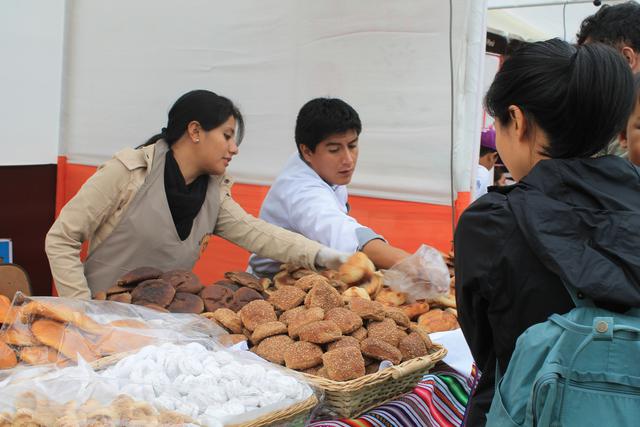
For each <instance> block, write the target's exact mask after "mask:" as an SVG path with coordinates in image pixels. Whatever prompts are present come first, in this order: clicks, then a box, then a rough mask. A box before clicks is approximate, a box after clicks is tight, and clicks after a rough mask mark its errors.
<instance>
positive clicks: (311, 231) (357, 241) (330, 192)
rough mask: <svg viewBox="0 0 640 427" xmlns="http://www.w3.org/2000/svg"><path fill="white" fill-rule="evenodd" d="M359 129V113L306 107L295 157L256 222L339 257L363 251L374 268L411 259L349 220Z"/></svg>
mask: <svg viewBox="0 0 640 427" xmlns="http://www.w3.org/2000/svg"><path fill="white" fill-rule="evenodd" d="M361 130H362V124H361V122H360V117H359V116H358V113H357V112H356V111H355V110H354V109H353V108H352V107H351V106H350V105H348V104H347V103H346V102H344V101H342V100H340V99H336V98H316V99H313V100H311V101H309V102H307V103H306V104H305V105H304V106H303V107H302V109H301V110H300V112H299V113H298V118H297V121H296V130H295V140H296V146H297V148H298V152H297V153H295V154H293V155H292V156H291V157H290V158H289V160H288V161H287V164H286V165H285V167H284V169H283V171H282V172H281V173H280V175H279V176H278V177H277V178H276V180H275V182H274V183H273V185H272V186H271V189H270V190H269V192H268V193H267V196H266V198H265V199H264V202H263V203H262V208H261V209H260V218H262V219H263V220H265V221H267V222H270V223H272V224H276V225H279V226H280V227H283V228H286V229H288V230H291V231H294V232H296V233H300V234H302V235H303V236H305V237H307V238H309V239H312V240H316V241H318V242H320V243H323V244H325V245H327V246H329V247H330V248H333V249H335V250H337V251H342V252H355V251H363V252H364V253H365V254H367V255H368V256H369V258H370V259H371V260H372V261H373V263H374V264H375V265H376V267H378V268H390V267H391V266H393V265H394V264H395V263H397V262H398V261H401V260H402V259H404V258H405V257H407V256H409V253H407V252H405V251H403V250H402V249H398V248H395V247H393V246H391V245H389V244H388V243H387V242H386V241H385V240H384V238H383V237H382V236H380V235H379V234H377V233H376V232H375V231H374V230H372V229H370V228H368V227H366V226H364V225H361V224H359V223H358V222H357V221H356V220H355V219H354V218H353V217H351V216H350V215H349V204H348V193H347V187H346V185H347V184H349V182H351V177H352V176H353V173H354V171H355V168H356V163H357V160H358V150H359V146H358V143H359V141H358V138H359V135H360V132H361ZM279 266H280V264H279V263H278V262H276V261H273V260H271V259H266V258H259V257H257V256H256V255H255V254H254V255H252V256H251V258H250V259H249V267H250V270H251V271H252V272H253V273H255V274H258V275H262V276H269V275H273V274H274V273H276V272H277V271H278V269H279Z"/></svg>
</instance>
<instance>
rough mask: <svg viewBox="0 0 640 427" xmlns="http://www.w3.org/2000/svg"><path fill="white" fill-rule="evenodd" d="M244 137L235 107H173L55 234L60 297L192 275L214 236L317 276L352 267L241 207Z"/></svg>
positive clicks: (69, 209) (185, 101) (198, 95)
mask: <svg viewBox="0 0 640 427" xmlns="http://www.w3.org/2000/svg"><path fill="white" fill-rule="evenodd" d="M243 133H244V123H243V120H242V115H241V114H240V111H239V110H238V109H237V108H236V107H235V106H234V105H233V103H232V102H231V101H230V100H229V99H227V98H225V97H223V96H219V95H217V94H215V93H213V92H210V91H207V90H195V91H191V92H188V93H186V94H184V95H183V96H181V97H180V98H179V99H178V100H177V101H176V102H175V104H174V105H173V107H171V110H169V117H168V122H167V125H166V128H163V129H162V132H161V133H160V134H158V135H155V136H153V137H152V138H151V139H149V141H147V143H146V144H144V145H143V146H141V147H138V149H133V148H127V149H124V150H122V151H120V152H118V153H116V155H115V156H114V158H113V159H111V160H109V161H108V162H106V163H105V164H104V165H102V166H100V167H99V168H98V170H97V171H96V173H95V174H94V175H93V176H91V177H90V178H89V180H88V181H87V182H86V183H85V184H84V185H83V186H82V188H80V190H79V191H78V193H77V194H76V195H75V196H74V197H73V198H72V199H71V200H70V201H69V202H68V203H67V204H66V205H65V207H64V208H63V209H62V211H61V212H60V215H59V216H58V218H57V219H56V221H55V222H54V224H53V226H52V227H51V229H50V230H49V232H48V233H47V237H46V242H45V246H46V248H45V249H46V252H47V256H48V258H49V264H50V266H51V272H52V274H53V278H54V280H55V284H56V289H57V291H58V294H59V295H60V296H63V297H73V298H85V299H89V298H91V295H92V293H93V294H94V295H95V294H96V293H97V292H99V291H105V290H106V289H107V288H109V287H111V286H112V285H113V284H115V282H116V280H117V279H118V278H119V277H121V276H122V275H123V274H125V273H127V272H129V271H131V270H133V269H135V268H138V267H143V266H149V267H156V268H161V269H163V270H165V271H166V270H173V269H183V270H191V269H192V267H193V265H194V264H195V262H196V261H197V260H198V258H199V256H200V254H201V252H202V251H203V250H204V248H206V245H207V242H208V240H209V237H210V235H211V234H215V235H217V236H220V237H222V238H224V239H226V240H229V241H231V242H233V243H235V244H237V245H239V246H241V247H243V248H245V249H247V250H248V251H251V252H256V253H258V254H260V255H262V256H266V257H271V258H274V259H278V260H280V261H283V262H290V263H294V264H297V265H301V266H304V267H306V268H310V269H314V268H315V267H329V268H337V267H338V266H339V265H340V264H341V263H342V262H344V261H346V259H347V258H348V257H349V255H350V254H346V253H341V252H337V251H335V250H333V249H330V248H327V247H325V246H323V245H321V244H319V243H317V242H315V241H312V240H309V239H307V238H305V237H303V236H301V235H299V234H296V233H292V232H290V231H287V230H284V229H282V228H280V227H277V226H274V225H272V224H269V223H267V222H265V221H262V220H259V219H257V218H254V217H252V216H251V215H249V214H247V213H246V212H245V211H244V210H243V209H242V208H241V207H240V205H238V204H237V203H236V202H235V201H234V200H233V198H232V197H231V185H232V182H231V179H230V178H229V177H228V176H227V175H225V172H226V169H227V166H228V165H229V162H230V161H231V159H232V158H233V157H234V156H235V155H236V154H238V146H239V145H240V142H241V141H242V136H243ZM85 241H89V243H90V245H89V255H88V257H87V259H86V261H85V262H84V264H83V263H82V262H81V261H80V247H81V245H82V243H83V242H85Z"/></svg>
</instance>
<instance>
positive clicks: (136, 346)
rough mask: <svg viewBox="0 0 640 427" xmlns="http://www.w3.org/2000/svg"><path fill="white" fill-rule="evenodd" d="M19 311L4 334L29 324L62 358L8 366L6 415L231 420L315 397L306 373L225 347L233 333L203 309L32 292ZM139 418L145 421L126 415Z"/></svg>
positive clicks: (0, 374)
mask: <svg viewBox="0 0 640 427" xmlns="http://www.w3.org/2000/svg"><path fill="white" fill-rule="evenodd" d="M12 309H14V310H15V312H14V313H13V314H14V316H13V318H12V319H11V320H10V321H5V324H4V325H3V327H2V331H7V330H17V331H19V332H20V333H21V334H22V336H25V337H29V339H32V340H36V341H37V343H35V344H37V345H36V346H35V347H42V348H46V349H48V351H52V352H53V354H55V355H57V356H56V358H57V359H56V363H48V364H44V365H37V366H33V365H30V364H27V363H25V362H22V363H21V364H20V365H18V367H17V368H13V369H5V370H1V371H0V421H1V420H2V416H6V417H12V420H13V421H15V417H18V416H23V417H31V418H30V419H32V420H36V419H38V418H39V419H42V420H45V421H43V423H41V424H42V425H54V424H53V423H49V420H54V419H58V418H62V417H67V418H65V420H66V421H68V422H69V425H71V424H74V425H75V424H79V425H86V424H90V423H91V422H93V421H99V420H103V421H104V420H107V419H108V418H112V419H113V421H114V423H113V425H119V426H120V425H150V424H154V423H156V422H158V425H174V424H179V425H183V424H182V423H186V424H185V425H209V426H223V425H226V424H229V423H232V424H236V423H237V422H245V421H251V420H254V419H256V418H258V417H260V416H262V415H265V414H267V413H269V412H272V411H275V410H280V409H285V408H287V407H289V406H291V405H294V404H296V403H300V402H302V401H305V400H307V399H310V398H311V397H312V395H313V394H314V390H313V389H312V388H311V387H310V386H309V385H308V384H307V383H306V381H305V380H304V378H303V377H302V376H301V375H299V374H295V373H292V372H290V371H288V370H285V369H283V368H281V367H279V366H276V365H273V364H271V363H268V362H266V361H264V360H262V359H261V358H259V357H258V356H256V355H255V354H253V353H250V352H248V351H233V350H230V349H226V348H224V347H223V346H222V345H221V344H220V343H219V339H220V338H221V337H222V336H225V335H226V332H224V331H223V330H222V329H221V328H220V327H219V326H217V325H216V324H215V323H214V322H212V321H210V320H208V319H206V318H204V317H202V316H198V315H195V314H172V313H160V312H157V311H154V310H151V309H148V308H145V307H140V306H135V305H129V304H120V303H116V302H111V301H79V300H72V299H64V298H48V297H35V298H25V297H24V296H18V297H17V298H16V300H15V301H14V306H13V307H12ZM43 322H44V323H43ZM51 331H53V332H52V333H51V334H50V335H51V336H47V333H49V332H51ZM52 337H53V338H52ZM43 340H44V341H46V342H42V341H43ZM23 344H24V345H18V344H11V345H10V347H11V348H12V349H13V350H15V351H16V354H17V355H18V358H21V356H20V355H21V354H22V352H23V351H24V349H26V348H28V347H34V346H33V345H32V346H28V345H26V344H28V343H27V342H24V343H23ZM31 344H34V343H31ZM84 353H86V354H84ZM3 412H6V413H7V414H2V413H3ZM134 415H135V416H134ZM131 417H134V418H137V420H133V419H130V422H129V421H126V420H129V418H131ZM144 417H148V418H147V419H146V420H143V419H142V418H144ZM123 420H124V421H123ZM162 420H164V421H162ZM170 420H173V421H171V422H170ZM177 420H181V421H177ZM134 421H135V422H134ZM55 425H57V424H55ZM61 425H62V424H61ZM65 425H67V424H65ZM110 425H111V424H110ZM154 425H155V424H154Z"/></svg>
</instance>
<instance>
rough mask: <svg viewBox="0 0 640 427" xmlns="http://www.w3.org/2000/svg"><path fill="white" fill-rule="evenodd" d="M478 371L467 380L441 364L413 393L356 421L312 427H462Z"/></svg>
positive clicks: (342, 421) (313, 424)
mask: <svg viewBox="0 0 640 427" xmlns="http://www.w3.org/2000/svg"><path fill="white" fill-rule="evenodd" d="M477 377H478V374H477V370H476V369H475V367H474V368H473V370H472V373H471V376H470V377H468V378H467V377H466V376H463V375H461V374H459V373H458V372H456V371H455V370H453V369H452V368H450V367H449V366H447V365H445V364H443V363H441V364H438V365H437V366H436V367H435V369H434V370H432V371H431V372H430V373H429V374H427V375H425V376H424V377H423V379H422V380H421V381H420V382H419V383H418V385H417V387H416V388H415V389H413V391H411V392H409V393H407V394H404V395H402V396H400V397H399V398H397V399H395V400H392V401H390V402H387V403H385V404H383V405H380V406H378V407H377V408H375V409H372V410H370V411H369V412H367V413H365V414H363V415H362V416H361V417H359V418H356V419H340V420H324V421H314V422H311V423H309V424H308V426H311V427H418V426H427V427H430V426H443V427H454V426H455V427H457V426H460V425H462V421H463V418H464V409H465V407H466V406H467V401H468V400H469V393H470V391H471V390H472V388H473V384H474V382H475V381H476V380H477Z"/></svg>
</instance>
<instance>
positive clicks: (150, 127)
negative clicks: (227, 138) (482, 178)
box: [10, 0, 486, 205]
mask: <svg viewBox="0 0 640 427" xmlns="http://www.w3.org/2000/svg"><path fill="white" fill-rule="evenodd" d="M10 1H11V2H15V3H16V4H17V3H19V0H10ZM42 2H43V1H41V3H42ZM36 3H38V2H36ZM44 3H46V1H45V2H44ZM62 3H63V4H66V8H67V10H66V22H65V32H64V49H63V51H64V60H65V63H64V69H63V76H64V77H63V80H62V82H61V86H60V89H61V93H62V104H61V113H60V114H61V121H60V123H61V127H62V130H61V137H60V143H59V153H60V154H62V155H66V156H68V158H69V160H70V161H71V162H76V163H83V164H93V165H97V164H99V163H101V162H103V161H105V160H106V159H108V158H109V157H110V156H111V155H112V154H113V153H114V152H116V151H118V150H119V149H121V148H123V147H125V146H136V145H138V144H140V143H142V142H144V141H145V140H146V139H147V138H148V137H150V136H151V135H152V134H154V133H157V132H159V131H160V128H161V127H163V126H165V123H166V115H167V112H168V110H169V108H170V106H171V104H172V103H173V102H174V101H175V100H176V99H177V98H178V96H180V95H181V94H182V93H184V92H186V91H189V90H191V89H196V88H203V89H209V90H213V91H215V92H216V93H219V94H222V95H225V96H227V97H229V98H231V99H232V100H233V101H234V102H236V103H237V104H238V105H239V107H240V109H241V111H242V112H243V114H244V116H245V121H246V126H247V133H246V138H245V141H244V142H243V144H242V147H241V151H240V155H239V156H237V158H236V159H234V161H233V162H232V164H231V167H230V173H231V175H232V176H234V177H235V178H236V180H237V181H238V182H244V183H257V184H270V183H271V182H272V180H273V179H274V178H275V176H276V175H277V173H278V172H279V170H280V168H281V167H282V166H283V165H284V162H285V160H286V158H287V157H288V155H289V154H290V153H291V152H293V151H294V150H295V145H294V141H293V129H294V125H295V117H296V115H297V112H298V110H299V108H300V107H301V106H302V104H303V103H305V102H306V101H308V100H309V99H311V98H314V97H318V96H332V97H339V98H342V99H344V100H346V101H347V102H348V103H350V104H351V105H352V106H353V107H354V108H355V109H356V110H357V111H358V112H359V114H360V117H361V119H362V122H363V133H362V135H361V151H360V152H361V154H360V160H359V164H358V168H357V170H356V174H355V177H354V180H353V182H352V185H351V190H350V191H351V192H352V193H353V194H360V195H369V196H374V197H381V198H390V199H399V200H413V201H423V202H430V203H436V204H441V205H448V204H450V203H451V199H452V195H451V188H452V180H453V182H454V183H455V184H454V186H455V190H457V191H469V188H470V182H471V171H472V167H473V165H474V164H475V162H476V158H474V156H476V155H477V154H476V153H477V145H478V144H477V141H478V140H479V129H480V124H481V122H480V121H481V109H480V100H481V97H482V87H483V86H484V83H483V76H482V69H483V64H484V59H483V55H484V43H485V41H484V40H485V26H484V17H485V14H486V0H482V1H476V0H452V1H451V5H452V11H450V3H449V2H446V1H442V0H421V1H419V0H406V1H397V2H395V1H394V2H389V1H385V0H352V1H348V2H345V1H341V0H326V1H321V2H317V1H311V0H304V1H298V0H280V1H264V0H245V1H239V2H222V1H206V0H189V1H184V2H178V1H160V2H159V1H155V0H137V1H133V2H132V1H126V0H112V1H109V2H94V1H74V2H66V3H65V2H62ZM54 4H55V3H54ZM57 4H58V5H59V4H60V2H58V3H57ZM15 7H16V8H17V6H15ZM450 13H452V16H451V21H452V27H451V34H452V52H453V56H452V60H453V64H452V65H453V66H452V67H450V63H449V35H450V25H449V21H450ZM14 18H15V17H14ZM451 76H453V86H452V82H451ZM452 87H453V89H454V92H455V95H453V100H454V104H455V116H454V117H453V121H452V120H451V99H452V95H451V89H452ZM452 122H453V125H452ZM452 129H453V134H454V138H453V147H452V138H451V130H452ZM57 136H58V135H55V137H57ZM452 155H453V160H452V157H451V156H452ZM452 165H453V170H452V168H451V166H452ZM454 196H455V195H454Z"/></svg>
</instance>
